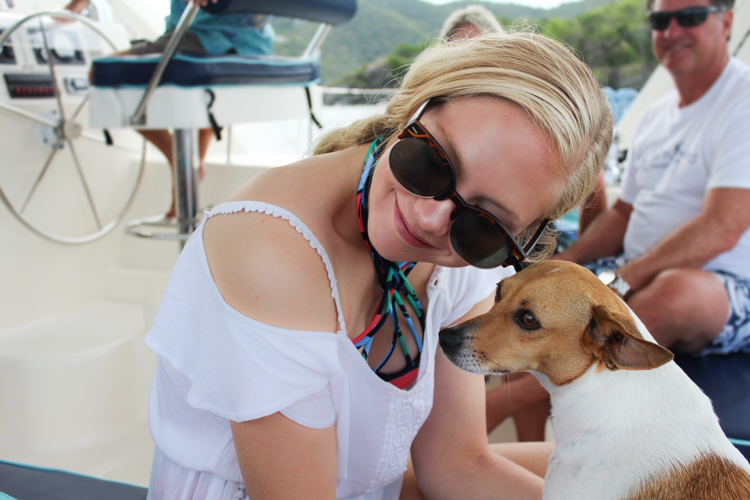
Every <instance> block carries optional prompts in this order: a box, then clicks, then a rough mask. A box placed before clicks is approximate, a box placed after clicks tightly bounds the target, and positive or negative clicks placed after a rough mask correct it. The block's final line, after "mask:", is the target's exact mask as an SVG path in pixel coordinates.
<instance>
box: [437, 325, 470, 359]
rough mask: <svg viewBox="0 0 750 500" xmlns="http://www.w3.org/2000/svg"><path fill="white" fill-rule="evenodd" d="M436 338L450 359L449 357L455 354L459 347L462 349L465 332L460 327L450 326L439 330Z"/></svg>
mask: <svg viewBox="0 0 750 500" xmlns="http://www.w3.org/2000/svg"><path fill="white" fill-rule="evenodd" d="M438 336H439V338H440V347H442V349H443V352H444V353H445V355H446V356H448V358H450V357H451V355H455V354H457V353H458V351H459V350H460V349H461V347H463V342H464V338H465V337H466V330H465V329H464V328H461V327H460V326H452V327H450V328H444V329H442V330H440V333H439V334H438Z"/></svg>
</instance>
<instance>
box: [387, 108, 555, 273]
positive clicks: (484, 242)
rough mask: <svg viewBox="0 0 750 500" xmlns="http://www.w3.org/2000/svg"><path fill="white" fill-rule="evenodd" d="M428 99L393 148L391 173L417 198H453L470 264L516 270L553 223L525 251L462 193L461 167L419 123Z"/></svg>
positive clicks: (460, 244)
mask: <svg viewBox="0 0 750 500" xmlns="http://www.w3.org/2000/svg"><path fill="white" fill-rule="evenodd" d="M429 102H430V101H429V100H428V101H427V102H425V103H424V104H422V106H420V108H419V109H418V110H417V112H416V113H415V114H414V117H413V118H412V119H411V120H410V121H409V123H408V124H407V125H406V128H405V129H404V131H403V132H402V133H401V134H400V135H399V136H398V138H399V139H400V140H399V141H398V142H397V143H396V144H394V145H393V148H391V153H390V156H389V161H390V164H391V172H393V176H394V177H395V178H396V180H397V181H398V183H399V184H401V186H402V187H403V188H404V189H406V190H407V191H409V192H410V193H412V194H413V195H415V196H419V197H421V198H434V199H435V200H445V199H449V200H451V201H452V202H453V204H454V205H456V209H455V210H454V211H453V213H452V214H451V228H450V239H451V244H452V245H453V249H454V250H455V251H456V253H457V254H458V255H459V256H460V257H461V258H462V259H463V260H464V261H466V263H467V264H470V265H472V266H474V267H479V268H482V269H490V268H493V267H497V266H503V267H508V266H514V267H515V268H516V269H519V267H520V263H521V261H523V260H524V259H525V258H526V257H527V256H528V254H529V252H531V250H532V249H533V248H534V246H535V245H536V243H537V241H539V238H540V237H541V236H542V233H543V232H544V229H545V227H547V223H548V222H549V219H546V220H544V221H543V222H542V224H541V225H540V226H539V229H537V231H536V233H534V236H533V237H532V238H531V240H530V241H529V242H528V243H527V244H526V246H525V247H521V245H520V244H519V243H518V241H516V239H515V238H514V237H513V235H512V234H511V233H510V231H508V229H507V228H506V227H505V226H504V225H503V223H502V222H500V221H499V220H498V219H497V218H496V217H495V216H494V215H492V214H491V213H489V212H487V211H486V210H483V209H481V208H479V207H477V206H475V205H469V204H468V203H466V202H465V201H464V200H463V198H461V196H460V195H459V194H458V193H457V192H456V169H455V168H453V165H452V164H451V162H450V160H449V159H448V155H447V154H445V151H444V150H443V148H442V147H440V144H438V142H437V141H436V140H435V138H434V137H432V134H430V133H429V132H428V131H427V129H426V128H425V126H424V125H422V123H421V122H420V121H419V119H420V118H421V117H422V113H424V110H425V108H426V107H427V104H428V103H429Z"/></svg>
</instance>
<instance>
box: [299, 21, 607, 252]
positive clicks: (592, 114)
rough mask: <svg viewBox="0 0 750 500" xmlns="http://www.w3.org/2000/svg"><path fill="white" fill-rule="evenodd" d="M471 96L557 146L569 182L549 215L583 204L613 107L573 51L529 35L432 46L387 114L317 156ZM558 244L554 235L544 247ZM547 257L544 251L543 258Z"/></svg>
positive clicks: (327, 140)
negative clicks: (506, 105) (493, 100)
mask: <svg viewBox="0 0 750 500" xmlns="http://www.w3.org/2000/svg"><path fill="white" fill-rule="evenodd" d="M467 96H494V97H498V98H502V99H507V100H508V101H511V102H514V103H516V104H517V105H519V106H521V108H523V109H524V110H525V111H526V112H527V113H528V116H529V117H530V118H531V120H532V121H533V122H534V124H535V125H536V126H537V127H538V128H539V129H540V130H542V131H543V132H544V134H545V136H546V137H547V138H548V140H549V141H550V146H551V148H552V149H553V151H555V152H556V153H557V156H558V158H559V159H560V162H561V165H562V168H563V171H562V172H560V174H561V175H560V176H561V177H564V178H565V179H566V181H567V182H565V183H564V185H562V186H561V188H560V189H559V190H558V195H557V198H556V199H555V200H553V202H552V203H551V204H550V206H549V207H548V212H547V213H546V214H545V215H544V217H545V218H550V219H553V220H554V219H559V218H560V217H562V216H563V215H565V214H566V213H568V212H569V211H570V210H572V209H573V208H575V207H577V206H579V205H581V204H582V203H583V201H584V200H585V199H586V196H588V194H589V193H590V192H591V191H592V190H593V189H594V186H595V184H596V177H597V175H598V173H599V169H600V168H601V166H602V165H603V163H604V159H605V157H606V155H607V152H608V150H609V147H610V143H611V142H612V117H611V114H610V111H609V104H608V103H607V99H606V97H605V96H604V93H603V92H602V91H601V89H600V88H599V84H598V82H597V80H596V78H594V76H593V75H592V74H591V70H590V69H589V68H588V66H586V65H585V64H583V63H582V62H581V61H579V60H578V59H577V58H576V57H575V55H574V54H573V52H572V50H571V49H570V48H569V47H567V46H564V45H562V44H561V43H559V42H556V41H554V40H552V39H550V38H548V37H546V36H543V35H539V34H537V33H533V32H529V31H522V32H517V33H511V34H508V33H485V34H483V35H481V36H479V37H476V38H473V39H469V40H460V41H457V42H449V43H444V44H438V45H435V46H432V47H429V48H428V49H426V50H425V51H424V52H422V54H420V55H419V57H417V59H416V60H415V61H414V63H413V64H412V65H411V68H409V71H408V73H407V74H406V76H405V77H404V80H403V82H402V84H401V89H400V91H399V92H398V93H397V94H395V95H394V96H393V97H392V98H391V100H390V101H389V103H388V105H387V106H386V108H385V111H384V113H382V114H379V115H375V116H373V117H370V118H366V119H364V120H359V121H357V122H355V123H353V124H352V125H350V126H349V127H346V128H343V129H338V130H334V131H332V132H330V133H328V134H327V135H325V136H323V137H322V138H321V139H320V141H319V142H318V143H317V144H316V146H315V149H314V154H322V153H328V152H332V151H339V150H342V149H346V148H349V147H352V146H357V145H361V144H368V143H370V142H372V141H373V140H374V139H375V138H377V137H386V138H390V137H391V136H393V135H394V134H397V133H398V132H400V131H401V130H402V129H403V127H404V126H405V125H406V123H407V121H408V120H409V118H411V116H412V115H413V114H414V112H415V111H416V110H417V108H418V107H419V106H420V105H421V104H422V103H424V102H425V101H426V100H427V99H430V98H433V97H439V98H441V100H446V101H447V100H450V99H454V98H457V97H467ZM535 230H536V228H535V227H530V228H529V229H528V230H527V231H526V232H525V233H524V234H522V235H519V237H520V239H521V240H522V241H524V240H526V239H528V238H529V237H530V236H531V233H533V232H534V231H535ZM526 233H528V234H526ZM551 243H553V241H550V238H547V241H545V242H540V244H541V245H540V246H541V247H545V246H546V247H549V246H550V244H551ZM540 253H544V252H537V254H538V255H537V256H539V254H540Z"/></svg>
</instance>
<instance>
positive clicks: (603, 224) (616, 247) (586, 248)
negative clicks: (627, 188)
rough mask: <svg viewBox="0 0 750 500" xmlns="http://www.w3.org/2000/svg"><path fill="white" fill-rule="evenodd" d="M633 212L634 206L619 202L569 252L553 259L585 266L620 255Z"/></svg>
mask: <svg viewBox="0 0 750 500" xmlns="http://www.w3.org/2000/svg"><path fill="white" fill-rule="evenodd" d="M632 212H633V205H631V204H629V203H625V202H624V201H622V200H617V201H616V202H615V204H614V205H613V206H612V208H610V209H609V210H607V211H606V212H604V213H603V214H601V215H600V216H599V217H597V218H596V219H594V221H593V222H592V223H591V227H589V229H588V230H587V231H586V232H585V233H583V234H582V235H581V236H580V237H579V238H578V239H577V240H576V241H575V242H573V244H572V245H570V247H569V248H568V249H567V250H565V251H564V252H562V253H560V254H558V255H555V256H554V257H553V258H554V259H558V260H569V261H571V262H575V263H577V264H585V263H587V262H591V261H592V260H594V259H598V258H600V257H608V256H610V255H617V254H619V253H620V252H621V251H622V242H623V240H624V239H625V230H626V229H627V228H628V221H629V220H630V214H631V213H632Z"/></svg>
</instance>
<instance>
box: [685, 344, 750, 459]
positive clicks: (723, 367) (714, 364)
mask: <svg viewBox="0 0 750 500" xmlns="http://www.w3.org/2000/svg"><path fill="white" fill-rule="evenodd" d="M675 361H676V362H677V364H678V365H680V367H681V368H682V369H683V370H684V371H685V373H687V375H688V377H690V378H691V379H692V380H693V382H695V383H696V384H697V385H698V386H699V387H700V388H701V389H703V392H705V393H706V396H708V397H709V398H710V399H711V402H712V403H713V405H714V410H716V415H718V417H719V423H720V424H721V428H722V429H723V430H724V433H725V434H726V435H727V437H728V438H730V439H732V440H733V442H734V444H735V446H737V448H738V449H739V450H740V451H741V452H742V453H743V455H745V457H747V458H748V459H749V460H750V446H748V444H750V353H735V354H727V355H723V356H718V355H717V356H703V357H692V356H675Z"/></svg>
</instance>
